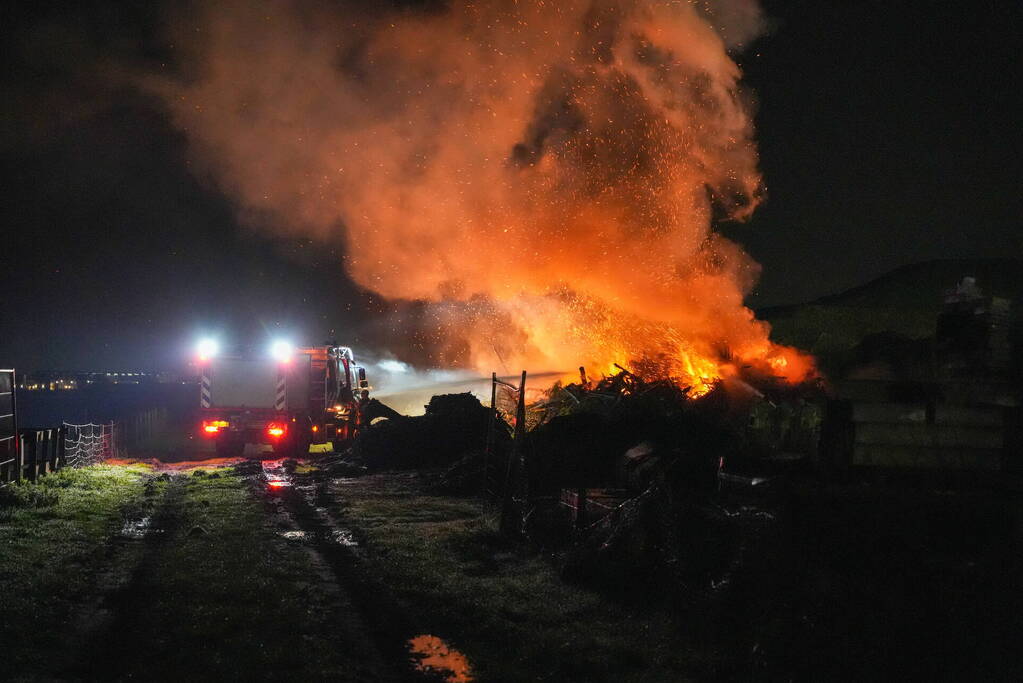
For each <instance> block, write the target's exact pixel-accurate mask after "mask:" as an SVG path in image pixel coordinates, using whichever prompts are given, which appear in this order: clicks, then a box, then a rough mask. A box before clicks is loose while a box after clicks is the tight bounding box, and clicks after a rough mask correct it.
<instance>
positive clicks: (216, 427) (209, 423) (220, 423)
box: [202, 420, 231, 434]
mask: <svg viewBox="0 0 1023 683" xmlns="http://www.w3.org/2000/svg"><path fill="white" fill-rule="evenodd" d="M230 424H231V423H229V422H228V421H227V420H203V422H202V430H203V431H204V432H205V433H207V434H216V433H217V432H219V431H220V430H221V429H223V428H224V427H229V426H230Z"/></svg>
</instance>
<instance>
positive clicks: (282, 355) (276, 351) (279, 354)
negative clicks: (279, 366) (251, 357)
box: [270, 339, 294, 363]
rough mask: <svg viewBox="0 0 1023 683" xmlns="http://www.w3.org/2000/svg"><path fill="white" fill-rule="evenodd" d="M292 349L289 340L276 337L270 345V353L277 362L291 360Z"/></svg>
mask: <svg viewBox="0 0 1023 683" xmlns="http://www.w3.org/2000/svg"><path fill="white" fill-rule="evenodd" d="M292 351H294V349H293V348H292V346H291V344H290V343H289V342H286V341H284V340H283V339H278V340H277V341H275V342H274V343H273V344H271V345H270V355H271V356H273V357H274V360H276V361H277V362H278V363H287V362H289V361H291V354H292Z"/></svg>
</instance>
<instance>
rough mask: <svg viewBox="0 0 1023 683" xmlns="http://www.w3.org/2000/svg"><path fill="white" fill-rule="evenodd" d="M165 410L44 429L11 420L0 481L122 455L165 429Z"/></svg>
mask: <svg viewBox="0 0 1023 683" xmlns="http://www.w3.org/2000/svg"><path fill="white" fill-rule="evenodd" d="M167 423H168V410H167V409H166V408H150V409H148V410H144V411H142V412H140V413H137V414H135V415H133V416H131V417H127V418H124V419H122V420H119V421H117V422H114V421H111V422H106V423H101V424H97V423H94V422H88V423H85V424H72V423H70V422H65V423H63V424H62V425H61V426H60V427H51V428H46V429H18V428H17V427H16V426H15V425H14V423H13V422H12V424H11V429H10V430H9V431H10V432H11V435H12V436H11V438H10V439H8V441H11V443H13V444H14V445H13V446H12V447H11V448H8V449H7V450H5V451H3V454H4V455H5V457H3V458H0V485H2V484H4V483H5V482H10V481H20V480H21V479H29V480H31V481H35V480H36V479H38V478H39V477H41V476H43V475H45V474H48V473H50V472H55V471H57V470H59V469H62V468H64V467H87V466H89V465H96V464H99V463H101V462H103V461H105V460H109V459H110V458H121V457H125V456H127V455H128V453H130V452H133V451H135V450H137V449H140V448H141V449H145V448H146V444H147V443H149V442H151V441H152V440H153V439H154V438H158V437H159V436H160V434H162V433H163V432H164V431H165V430H166V429H167Z"/></svg>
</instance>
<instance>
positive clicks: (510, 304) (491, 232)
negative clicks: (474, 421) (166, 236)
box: [147, 0, 809, 384]
mask: <svg viewBox="0 0 1023 683" xmlns="http://www.w3.org/2000/svg"><path fill="white" fill-rule="evenodd" d="M202 8H203V9H202V10H201V11H202V15H201V16H200V17H199V18H198V19H195V18H194V17H193V18H191V19H190V20H189V21H183V22H182V23H181V29H182V36H181V43H180V44H181V45H186V46H188V47H189V48H190V49H189V51H188V52H187V58H188V59H189V60H192V61H191V62H186V63H189V64H190V65H191V69H190V70H189V73H188V76H187V77H186V78H179V79H167V78H160V79H155V78H154V79H150V80H148V81H147V85H148V87H150V88H151V89H153V90H155V91H157V92H159V93H160V94H161V95H162V96H163V97H164V98H165V99H166V101H167V102H168V104H169V105H170V107H171V108H172V112H173V116H174V119H175V121H176V123H177V125H179V126H180V127H181V128H182V129H184V130H185V131H186V132H187V135H188V136H189V140H190V143H191V145H192V150H193V155H194V164H195V166H196V167H197V168H198V169H200V171H201V172H202V173H204V174H207V175H208V176H209V177H211V178H212V179H213V180H214V181H215V182H216V183H217V184H218V185H219V186H220V187H221V188H223V189H224V190H225V191H226V192H227V193H228V194H229V195H230V196H231V197H233V198H234V199H235V201H236V202H237V205H238V207H239V210H240V211H241V212H242V214H243V215H244V216H245V217H246V219H247V220H248V221H249V222H251V223H253V224H256V225H259V226H262V227H265V228H267V229H271V230H275V231H276V230H290V231H295V232H297V233H301V234H303V235H308V236H315V237H318V238H322V239H324V240H336V239H341V240H343V242H344V244H345V246H346V254H347V256H346V261H345V267H346V268H347V270H348V272H349V273H350V275H351V277H352V278H353V279H354V280H355V282H357V283H358V284H359V285H361V286H363V287H365V288H367V289H369V290H372V291H374V292H377V293H379V294H381V295H383V296H385V297H388V298H393V299H403V300H410V299H412V300H425V301H428V302H433V303H432V304H431V305H429V306H427V307H426V309H425V310H426V311H427V315H426V316H424V317H423V319H422V320H421V321H420V323H421V325H422V326H423V327H421V328H420V329H418V330H416V331H415V332H416V334H417V335H418V338H419V339H420V342H419V343H426V344H430V345H432V346H433V349H434V352H433V356H434V358H435V360H436V361H437V362H445V363H454V364H458V365H463V366H467V367H475V368H478V369H480V370H484V371H489V370H490V369H497V370H498V371H500V370H501V369H502V367H504V368H509V369H511V370H517V369H519V367H528V368H530V369H534V370H551V369H570V368H574V367H576V366H578V365H580V364H587V365H588V366H590V367H591V368H593V369H594V370H597V371H605V370H607V369H609V368H610V367H611V364H612V363H616V362H617V363H620V364H622V365H629V366H632V367H633V368H637V367H639V368H642V369H644V370H645V371H646V372H653V373H658V374H662V375H669V376H674V377H678V378H681V379H684V380H686V381H690V382H696V383H697V384H700V383H701V382H702V381H703V380H702V378H715V377H721V376H723V375H727V374H730V373H734V372H738V368H740V367H742V366H750V365H753V366H756V367H760V368H763V369H764V370H767V371H769V372H772V373H781V374H785V375H787V376H789V377H790V378H792V379H799V378H801V377H802V376H803V375H804V374H805V373H806V371H807V370H808V369H809V362H808V361H807V360H806V359H805V358H804V357H802V356H800V355H799V354H798V353H796V352H794V351H792V350H790V349H785V348H782V347H778V346H775V345H773V344H772V343H771V342H770V341H769V339H768V329H767V327H766V325H765V324H763V323H760V322H757V321H756V320H754V318H753V315H752V313H751V312H750V311H749V310H748V309H746V308H745V307H744V306H743V298H744V296H745V294H746V293H747V292H748V291H749V289H750V287H751V286H752V285H753V283H754V282H755V279H756V277H757V271H758V268H757V266H756V264H755V263H753V262H752V261H751V259H750V258H749V257H748V256H747V255H746V254H745V253H744V252H743V251H742V249H741V248H740V247H739V246H738V245H736V244H734V243H733V242H730V241H729V240H727V239H725V238H723V237H721V236H720V235H718V234H716V233H714V232H713V231H712V229H711V228H712V223H713V221H714V220H716V219H722V218H728V219H743V218H745V217H747V216H748V215H749V214H750V213H751V212H752V211H753V210H754V208H755V207H756V205H757V203H758V200H759V194H758V193H759V188H760V182H761V178H760V174H759V172H758V169H757V154H756V148H755V144H754V142H753V129H752V125H751V119H750V113H749V111H748V108H747V106H746V102H745V99H744V96H743V93H742V91H741V89H740V86H739V78H740V72H739V69H738V67H737V66H736V64H735V62H734V61H733V60H732V59H731V57H730V56H729V54H730V51H732V52H734V51H737V50H739V49H741V46H742V44H743V43H744V42H746V41H749V40H751V39H753V38H754V37H755V36H756V34H757V32H758V31H759V30H760V27H761V24H762V18H761V15H760V11H759V8H758V6H757V5H756V4H755V2H753V0H746V1H742V0H731V1H724V0H721V1H718V2H715V1H712V0H706V1H701V2H695V1H694V2H679V1H674V2H673V1H668V0H662V1H659V2H658V1H655V0H557V1H554V0H548V1H547V2H542V1H539V0H537V1H534V2H527V1H523V2H511V1H501V0H494V1H490V2H487V1H483V0H481V1H476V2H472V1H468V0H455V1H453V2H450V3H448V4H446V5H444V6H437V7H433V6H430V7H426V8H423V7H421V6H420V7H417V8H416V9H414V10H413V9H395V10H392V11H389V12H386V13H380V12H376V13H373V14H372V16H369V17H367V15H366V13H365V12H364V11H355V9H353V8H351V7H346V6H344V5H340V6H339V5H337V4H331V5H315V4H314V5H309V4H306V5H298V4H295V3H287V2H280V3H251V2H235V3H229V2H220V3H212V4H210V3H203V5H202ZM193 48H194V49H193ZM424 340H425V341H424Z"/></svg>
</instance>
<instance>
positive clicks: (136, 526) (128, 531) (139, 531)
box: [121, 517, 150, 538]
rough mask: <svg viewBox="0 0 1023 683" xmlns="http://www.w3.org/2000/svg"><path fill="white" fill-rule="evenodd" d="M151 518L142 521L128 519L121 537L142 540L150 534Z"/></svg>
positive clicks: (122, 528) (144, 518) (125, 521)
mask: <svg viewBox="0 0 1023 683" xmlns="http://www.w3.org/2000/svg"><path fill="white" fill-rule="evenodd" d="M149 524H150V520H149V517H143V518H142V519H126V520H124V526H123V527H121V535H122V536H124V537H125V538H142V537H143V536H145V535H146V534H147V533H149Z"/></svg>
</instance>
